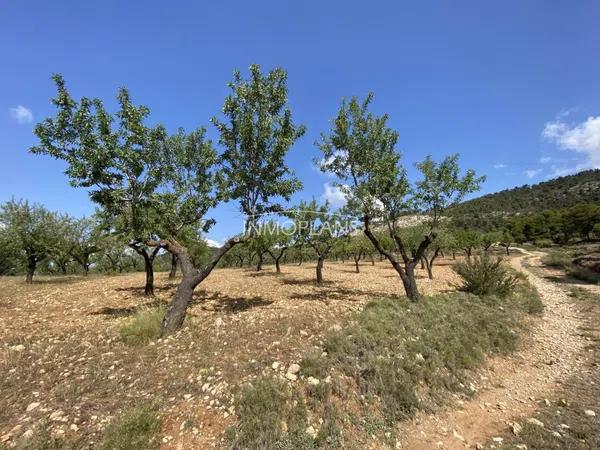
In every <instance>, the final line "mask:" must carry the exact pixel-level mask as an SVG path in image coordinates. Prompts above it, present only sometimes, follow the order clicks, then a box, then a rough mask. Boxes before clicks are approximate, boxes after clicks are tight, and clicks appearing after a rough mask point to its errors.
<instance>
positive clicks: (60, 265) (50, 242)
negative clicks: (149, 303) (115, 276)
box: [0, 200, 208, 290]
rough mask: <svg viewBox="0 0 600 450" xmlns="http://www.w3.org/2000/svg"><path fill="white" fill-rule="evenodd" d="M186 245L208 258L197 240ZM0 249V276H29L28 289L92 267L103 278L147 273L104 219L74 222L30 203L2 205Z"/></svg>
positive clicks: (19, 202) (71, 218)
mask: <svg viewBox="0 0 600 450" xmlns="http://www.w3.org/2000/svg"><path fill="white" fill-rule="evenodd" d="M187 239H188V241H190V242H192V241H194V240H195V242H194V245H193V246H192V247H193V249H194V255H195V256H196V257H199V258H202V257H205V255H206V254H207V253H208V247H207V245H206V244H205V243H204V241H202V239H201V238H200V237H199V236H190V237H187ZM0 243H1V245H0V275H8V274H15V273H23V272H25V273H26V281H27V282H28V283H31V282H32V281H33V276H34V274H35V273H36V271H42V272H47V273H60V274H63V275H65V274H68V273H83V274H85V275H87V274H88V273H89V271H90V269H91V268H92V267H93V268H94V269H95V270H96V271H99V272H103V273H122V272H126V271H130V270H135V271H137V270H139V269H140V268H141V267H143V265H142V266H140V261H141V258H139V257H138V255H137V254H136V253H135V252H134V251H133V249H132V248H131V247H129V246H128V242H127V241H126V240H124V239H123V238H122V236H120V235H118V234H115V233H112V232H111V230H110V228H109V227H108V226H107V225H106V223H105V222H104V221H103V220H102V218H101V217H99V216H97V215H94V216H92V217H89V218H82V219H76V218H73V217H70V216H68V215H66V214H59V213H56V212H52V211H48V210H47V209H46V208H44V207H43V206H41V205H36V204H30V203H29V202H27V201H15V200H11V201H9V202H7V203H5V204H3V205H0ZM153 262H154V259H153ZM150 268H151V269H152V268H153V267H152V265H151V266H150ZM151 287H152V286H150V290H151ZM146 288H148V286H146Z"/></svg>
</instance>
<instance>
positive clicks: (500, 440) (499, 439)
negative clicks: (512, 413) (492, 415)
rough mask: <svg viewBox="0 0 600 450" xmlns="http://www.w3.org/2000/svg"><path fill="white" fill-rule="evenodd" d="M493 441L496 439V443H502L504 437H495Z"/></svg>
mask: <svg viewBox="0 0 600 450" xmlns="http://www.w3.org/2000/svg"><path fill="white" fill-rule="evenodd" d="M492 441H494V442H495V443H496V444H502V441H504V438H501V437H494V438H492Z"/></svg>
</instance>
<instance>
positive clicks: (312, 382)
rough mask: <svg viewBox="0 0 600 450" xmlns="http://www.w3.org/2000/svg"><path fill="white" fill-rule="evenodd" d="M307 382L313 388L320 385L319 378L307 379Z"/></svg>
mask: <svg viewBox="0 0 600 450" xmlns="http://www.w3.org/2000/svg"><path fill="white" fill-rule="evenodd" d="M306 381H307V382H308V384H310V385H312V386H316V385H317V384H319V383H320V381H319V380H318V379H317V378H313V377H308V378H307V379H306Z"/></svg>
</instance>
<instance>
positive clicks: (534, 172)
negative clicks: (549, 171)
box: [523, 169, 542, 179]
mask: <svg viewBox="0 0 600 450" xmlns="http://www.w3.org/2000/svg"><path fill="white" fill-rule="evenodd" d="M541 171H542V169H529V170H525V171H523V173H524V174H525V175H526V176H527V178H530V179H531V178H534V177H535V176H536V175H538V174H539V173H540V172H541Z"/></svg>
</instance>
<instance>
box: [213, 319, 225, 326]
mask: <svg viewBox="0 0 600 450" xmlns="http://www.w3.org/2000/svg"><path fill="white" fill-rule="evenodd" d="M223 325H225V322H223V319H221V318H220V317H217V320H215V326H216V327H217V328H219V327H222V326H223Z"/></svg>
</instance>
